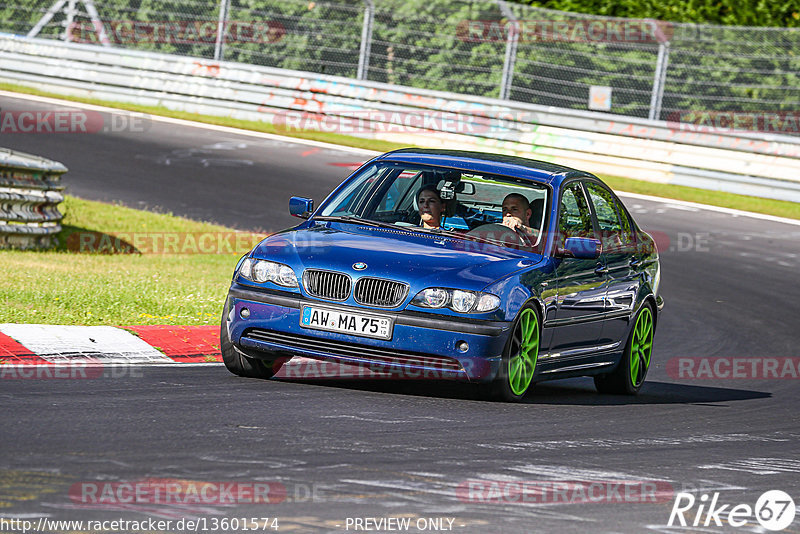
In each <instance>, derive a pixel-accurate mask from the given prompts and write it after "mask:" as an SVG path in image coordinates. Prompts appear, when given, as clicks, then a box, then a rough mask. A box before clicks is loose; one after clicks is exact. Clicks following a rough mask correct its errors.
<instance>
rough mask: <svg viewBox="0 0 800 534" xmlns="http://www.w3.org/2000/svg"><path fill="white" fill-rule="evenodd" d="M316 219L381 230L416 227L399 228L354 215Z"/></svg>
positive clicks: (405, 227)
mask: <svg viewBox="0 0 800 534" xmlns="http://www.w3.org/2000/svg"><path fill="white" fill-rule="evenodd" d="M314 219H316V220H318V221H340V222H348V223H353V224H364V225H371V226H377V227H379V228H391V229H392V230H398V229H399V230H406V229H412V230H413V229H414V227H408V226H397V225H396V224H392V223H387V222H383V221H373V220H372V219H362V218H361V217H356V216H353V215H321V216H319V217H314Z"/></svg>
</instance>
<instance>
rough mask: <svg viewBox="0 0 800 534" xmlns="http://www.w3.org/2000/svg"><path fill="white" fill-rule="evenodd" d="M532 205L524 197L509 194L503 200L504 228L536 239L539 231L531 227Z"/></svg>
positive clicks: (517, 194)
mask: <svg viewBox="0 0 800 534" xmlns="http://www.w3.org/2000/svg"><path fill="white" fill-rule="evenodd" d="M531 213H532V211H531V205H530V202H528V199H527V198H526V197H525V196H524V195H520V194H519V193H509V194H508V195H506V198H504V199H503V223H502V224H503V226H507V227H509V228H511V229H512V230H516V231H518V232H522V233H524V234H526V235H529V236H531V237H534V238H535V237H536V236H537V235H538V234H539V230H537V229H536V228H531V227H530V224H531V223H530V219H531Z"/></svg>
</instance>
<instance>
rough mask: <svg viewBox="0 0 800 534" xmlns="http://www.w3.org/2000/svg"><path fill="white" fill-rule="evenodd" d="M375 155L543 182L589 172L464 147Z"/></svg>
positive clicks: (391, 159)
mask: <svg viewBox="0 0 800 534" xmlns="http://www.w3.org/2000/svg"><path fill="white" fill-rule="evenodd" d="M376 159H378V160H389V161H399V162H403V163H419V164H425V165H436V166H441V167H451V168H455V169H463V170H466V171H474V172H479V173H484V174H500V175H504V176H513V177H515V178H523V179H528V180H531V181H534V182H545V183H549V184H552V185H554V186H558V185H560V183H561V182H562V181H563V180H564V179H566V178H571V177H572V176H592V175H591V174H590V173H588V172H584V171H579V170H577V169H573V168H571V167H566V166H564V165H557V164H555V163H548V162H546V161H538V160H535V159H528V158H522V157H519V156H508V155H505V154H490V153H486V152H472V151H468V150H443V149H431V148H402V149H400V150H394V151H392V152H387V153H386V154H383V155H381V156H378V158H376Z"/></svg>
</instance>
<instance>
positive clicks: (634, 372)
mask: <svg viewBox="0 0 800 534" xmlns="http://www.w3.org/2000/svg"><path fill="white" fill-rule="evenodd" d="M653 326H654V325H653V308H652V306H651V305H650V304H649V303H647V304H645V305H644V306H642V309H641V310H639V314H638V315H637V316H636V322H634V325H633V329H632V330H631V333H630V336H628V343H627V344H626V345H625V352H624V353H623V355H622V360H621V361H620V362H619V365H617V367H616V369H614V371H612V372H611V373H610V374H607V375H599V376H596V377H594V384H595V386H596V387H597V391H599V392H600V393H614V394H617V395H636V394H637V393H638V392H639V389H641V387H642V384H644V379H645V377H646V376H647V370H648V369H649V368H650V356H651V355H652V353H653V333H654V328H653Z"/></svg>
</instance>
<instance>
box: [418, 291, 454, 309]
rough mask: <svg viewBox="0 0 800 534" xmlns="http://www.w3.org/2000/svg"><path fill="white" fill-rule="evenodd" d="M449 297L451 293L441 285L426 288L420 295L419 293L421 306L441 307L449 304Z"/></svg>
mask: <svg viewBox="0 0 800 534" xmlns="http://www.w3.org/2000/svg"><path fill="white" fill-rule="evenodd" d="M449 297H450V295H449V294H448V293H447V290H446V289H441V288H439V287H431V288H429V289H424V290H422V291H421V292H420V294H419V295H417V298H419V299H420V300H421V301H422V303H420V306H424V307H426V308H441V307H443V306H444V305H445V304H447V301H448V300H449ZM414 300H417V299H414Z"/></svg>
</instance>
